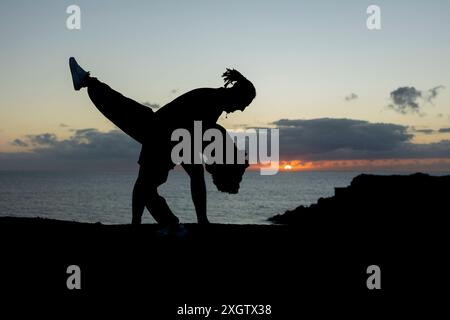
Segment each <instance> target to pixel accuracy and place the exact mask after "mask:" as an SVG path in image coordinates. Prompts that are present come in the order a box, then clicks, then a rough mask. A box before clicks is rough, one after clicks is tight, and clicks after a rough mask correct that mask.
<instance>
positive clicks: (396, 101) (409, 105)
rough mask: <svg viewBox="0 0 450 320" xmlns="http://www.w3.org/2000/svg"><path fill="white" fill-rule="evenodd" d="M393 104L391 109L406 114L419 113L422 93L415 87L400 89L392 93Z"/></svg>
mask: <svg viewBox="0 0 450 320" xmlns="http://www.w3.org/2000/svg"><path fill="white" fill-rule="evenodd" d="M390 95H391V100H392V104H390V105H389V107H390V108H392V109H394V110H395V111H397V112H399V113H402V114H406V113H408V112H419V111H420V105H419V103H418V99H419V98H421V97H422V92H420V91H419V90H417V89H416V88H414V87H400V88H398V89H396V90H394V91H392V92H391V94H390Z"/></svg>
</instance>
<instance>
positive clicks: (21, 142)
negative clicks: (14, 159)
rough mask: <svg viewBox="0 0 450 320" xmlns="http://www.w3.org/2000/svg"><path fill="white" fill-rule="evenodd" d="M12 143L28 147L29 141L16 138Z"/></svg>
mask: <svg viewBox="0 0 450 320" xmlns="http://www.w3.org/2000/svg"><path fill="white" fill-rule="evenodd" d="M11 144H12V145H13V146H16V147H28V143H26V142H25V141H23V140H22V139H15V140H14V141H12V142H11Z"/></svg>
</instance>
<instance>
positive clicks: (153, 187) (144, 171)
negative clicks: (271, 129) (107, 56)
mask: <svg viewBox="0 0 450 320" xmlns="http://www.w3.org/2000/svg"><path fill="white" fill-rule="evenodd" d="M69 65H70V71H71V73H72V80H73V85H74V88H75V90H80V89H81V88H87V90H88V94H89V97H90V98H91V100H92V102H93V103H94V105H95V106H96V107H97V109H98V110H99V111H100V112H101V113H102V114H103V115H105V116H106V117H107V118H108V119H109V120H111V121H112V122H113V123H114V124H115V125H116V126H117V127H119V128H120V129H121V130H123V131H124V132H125V133H127V134H128V135H130V136H131V137H132V138H134V139H135V140H137V141H138V142H140V143H141V144H142V149H141V154H140V157H139V161H138V163H139V165H140V169H139V175H138V178H137V180H136V183H135V185H134V189H133V200H132V212H133V218H132V223H133V224H140V223H141V218H142V213H143V211H144V208H145V207H147V209H148V210H149V211H150V213H151V214H152V216H153V217H154V218H155V220H156V221H157V222H158V223H159V224H161V225H164V226H172V225H177V224H178V223H179V220H178V218H177V217H176V216H175V215H174V214H173V213H172V211H171V210H170V208H169V206H168V205H167V203H166V200H165V199H164V198H163V197H162V196H160V195H159V194H158V190H157V188H158V186H160V185H161V184H163V183H165V182H166V181H167V176H168V173H169V171H170V170H171V169H173V168H174V166H175V164H174V163H173V162H172V159H171V150H172V147H173V142H172V141H171V134H172V132H173V131H174V130H175V129H178V128H184V129H187V130H189V131H190V132H192V128H193V123H194V121H202V126H203V129H204V130H206V129H208V128H212V127H216V128H219V129H222V130H223V131H225V130H224V129H223V128H221V127H220V126H218V125H217V124H216V122H217V120H218V119H219V117H220V115H221V114H222V112H224V111H225V112H227V113H230V112H234V111H237V110H241V111H243V110H244V109H245V108H246V107H247V106H248V105H249V104H250V103H251V102H252V101H253V99H254V98H255V96H256V91H255V87H254V86H253V84H252V83H251V82H250V81H248V80H247V79H246V78H245V77H244V76H242V74H240V73H239V72H238V71H236V70H234V69H227V71H226V72H225V73H224V74H223V75H222V76H223V78H224V81H225V85H224V87H222V88H200V89H194V90H192V91H189V92H187V93H185V94H183V95H181V96H179V97H178V98H176V99H175V100H173V101H172V102H170V103H168V104H166V105H165V106H163V107H162V108H160V109H158V110H157V111H156V112H154V111H153V110H151V109H150V108H149V107H146V106H144V105H142V104H140V103H138V102H136V101H134V100H132V99H129V98H127V97H125V96H123V95H122V94H120V93H119V92H117V91H114V90H113V89H111V88H110V87H109V86H108V85H106V84H104V83H102V82H100V81H99V80H98V79H96V78H93V77H91V76H90V74H89V72H86V71H84V70H83V69H82V68H81V67H80V66H79V65H78V63H77V62H76V60H75V59H74V58H73V57H72V58H70V59H69ZM230 84H232V86H231V87H228V86H229V85H230ZM193 163H194V162H190V163H183V164H182V167H183V168H184V170H185V171H186V172H187V173H188V175H189V177H190V181H191V194H192V200H193V202H194V206H195V211H196V214H197V221H198V223H201V224H207V223H209V221H208V218H207V214H206V185H205V178H204V169H203V165H202V164H193ZM247 166H248V164H245V165H210V166H206V168H207V170H208V172H210V173H211V174H212V175H213V181H214V183H215V184H216V186H217V187H218V189H219V190H220V191H223V192H230V193H237V190H238V189H239V182H240V181H241V178H242V175H243V173H244V171H245V168H246V167H247Z"/></svg>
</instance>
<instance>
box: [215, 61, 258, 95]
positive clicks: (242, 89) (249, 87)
mask: <svg viewBox="0 0 450 320" xmlns="http://www.w3.org/2000/svg"><path fill="white" fill-rule="evenodd" d="M222 77H223V81H224V82H225V85H224V87H225V88H228V86H229V85H230V84H231V85H232V87H231V88H230V89H232V90H233V91H234V93H235V96H236V97H237V98H239V99H242V100H244V101H246V102H248V104H250V102H252V100H253V99H254V98H255V97H256V89H255V87H254V86H253V84H252V83H251V82H250V81H249V80H248V79H247V78H245V77H244V76H243V75H242V74H241V73H240V72H239V71H237V70H236V69H229V68H227V71H225V72H224V73H223V75H222Z"/></svg>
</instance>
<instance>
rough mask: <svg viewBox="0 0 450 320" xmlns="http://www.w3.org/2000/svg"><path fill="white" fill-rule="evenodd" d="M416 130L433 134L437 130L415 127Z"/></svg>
mask: <svg viewBox="0 0 450 320" xmlns="http://www.w3.org/2000/svg"><path fill="white" fill-rule="evenodd" d="M414 131H415V132H419V133H423V134H432V133H434V132H435V131H434V130H433V129H414Z"/></svg>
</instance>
